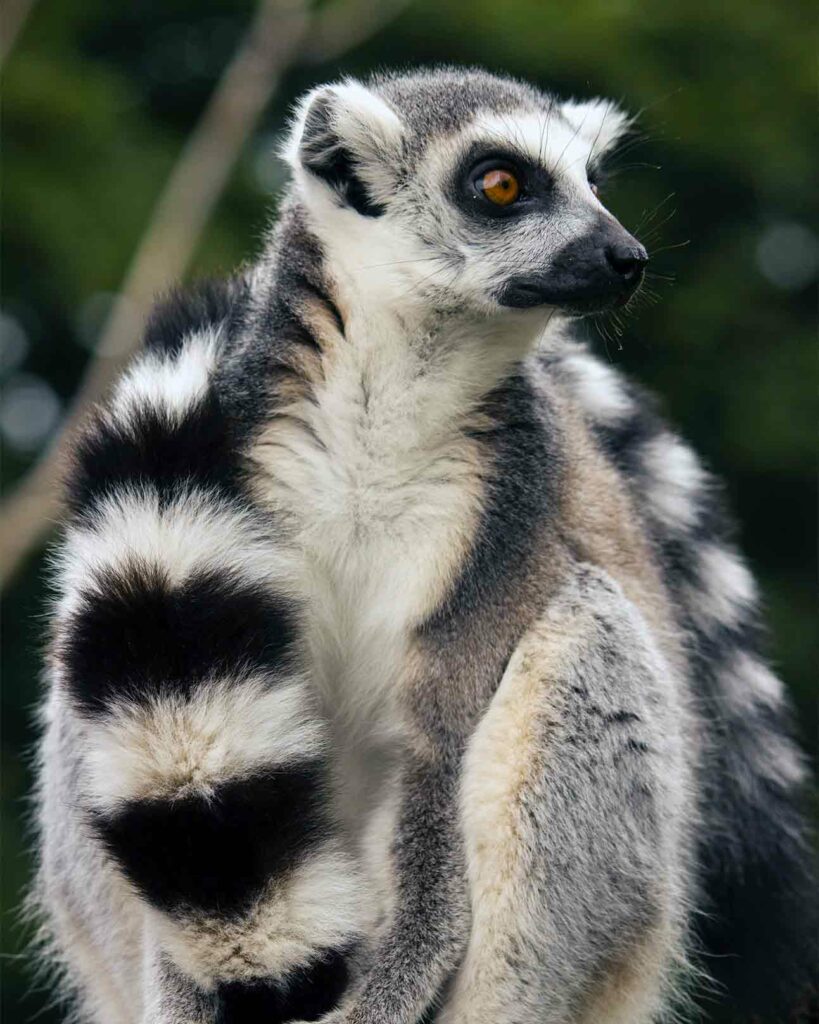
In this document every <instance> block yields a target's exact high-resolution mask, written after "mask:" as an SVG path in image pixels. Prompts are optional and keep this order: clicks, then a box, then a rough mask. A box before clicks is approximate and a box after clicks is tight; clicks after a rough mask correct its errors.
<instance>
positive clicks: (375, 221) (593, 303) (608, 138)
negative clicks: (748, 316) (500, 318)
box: [286, 70, 648, 314]
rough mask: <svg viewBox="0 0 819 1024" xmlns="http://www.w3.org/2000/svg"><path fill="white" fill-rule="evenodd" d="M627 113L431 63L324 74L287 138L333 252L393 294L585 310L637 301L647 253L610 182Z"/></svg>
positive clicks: (402, 298)
mask: <svg viewBox="0 0 819 1024" xmlns="http://www.w3.org/2000/svg"><path fill="white" fill-rule="evenodd" d="M627 126H628V119H627V118H626V117H625V115H624V114H622V113H621V112H620V111H619V110H617V109H616V108H615V107H614V106H613V105H612V104H610V103H606V102H603V101H600V100H593V101H591V102H588V103H575V102H567V103H561V102H559V101H557V100H555V99H554V98H552V97H550V96H548V95H545V94H543V93H540V92H538V91H537V90H535V89H533V88H530V87H528V86H525V85H522V84H521V83H518V82H514V81H511V80H508V79H502V78H495V77H493V76H491V75H487V74H484V73H481V72H473V71H459V70H443V71H438V72H432V73H430V72H428V71H425V72H423V73H422V74H418V75H405V76H397V77H391V78H376V79H373V80H372V81H371V82H370V83H369V85H367V86H364V85H362V84H360V83H358V82H353V81H347V82H344V83H342V84H340V85H336V86H328V87H323V88H320V89H318V90H315V91H314V92H313V93H311V94H310V95H308V96H307V97H306V99H305V100H304V101H303V103H302V106H301V108H300V113H299V117H298V119H297V122H296V124H295V127H294V130H293V134H292V137H291V141H290V144H289V146H288V149H287V151H286V152H287V156H288V158H289V160H290V162H291V164H292V166H293V168H294V171H295V177H296V183H297V189H298V190H299V192H300V195H301V198H302V201H303V202H304V203H305V205H306V207H307V209H308V211H309V213H310V214H311V216H312V220H313V226H314V228H315V230H316V233H317V234H318V235H319V237H320V238H321V240H322V242H324V243H325V244H326V245H327V247H328V249H329V250H330V255H331V262H332V263H333V265H334V266H341V267H343V268H344V269H345V270H346V272H349V273H353V274H358V275H359V276H360V275H362V274H364V275H369V280H370V281H371V284H372V289H373V291H374V292H376V293H377V295H378V300H379V301H385V300H386V301H389V302H391V303H392V304H393V305H397V306H400V305H401V304H404V305H407V304H411V303H413V302H417V301H423V302H425V303H427V304H429V303H430V302H432V303H434V304H435V305H436V306H437V307H438V308H442V309H446V308H459V309H464V308H467V309H474V310H476V311H480V312H481V313H483V314H493V313H494V314H500V313H502V312H503V311H504V310H508V309H510V308H511V309H525V308H533V307H546V308H552V309H559V310H563V311H565V312H569V313H572V314H582V313H588V312H597V311H601V310H604V309H608V308H611V307H613V306H616V305H621V304H624V303H625V302H627V301H628V299H629V298H630V297H631V295H633V294H634V291H635V290H636V289H637V287H638V286H639V284H640V282H641V280H642V277H643V271H644V267H645V264H646V262H647V259H648V257H647V255H646V251H645V249H644V248H643V246H642V245H640V243H639V242H638V241H637V240H636V239H635V238H633V237H632V236H631V235H630V234H629V233H628V232H627V231H626V230H625V229H624V228H623V227H622V226H621V225H620V224H619V223H618V221H617V220H616V219H615V218H614V217H613V216H612V215H611V214H610V213H609V212H608V210H606V208H605V207H604V206H603V205H602V203H601V202H600V199H599V197H598V193H597V187H596V183H595V175H596V173H597V171H598V168H599V166H600V162H601V160H602V158H603V156H604V154H605V153H606V152H607V151H608V150H609V149H610V148H611V147H612V146H613V145H614V143H615V142H616V141H617V139H618V137H619V136H620V135H621V134H622V133H623V132H624V130H625V129H626V128H627ZM342 272H343V271H342Z"/></svg>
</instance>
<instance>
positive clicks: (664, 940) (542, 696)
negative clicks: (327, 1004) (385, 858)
mask: <svg viewBox="0 0 819 1024" xmlns="http://www.w3.org/2000/svg"><path fill="white" fill-rule="evenodd" d="M683 723H684V718H683V714H682V709H681V708H680V707H679V705H678V698H677V695H676V687H675V682H674V676H673V672H672V669H671V668H670V667H669V665H668V664H667V663H666V662H665V660H664V659H663V657H662V655H661V654H660V653H659V650H658V647H657V645H656V643H655V642H654V640H653V638H652V637H651V635H650V633H649V630H648V628H647V627H646V625H645V623H644V621H643V619H642V617H641V615H640V613H639V612H638V611H637V609H636V608H635V607H634V606H633V605H632V604H631V603H630V602H629V601H628V600H627V599H626V598H625V597H624V595H623V593H622V591H621V590H620V588H619V587H618V586H617V585H616V584H614V583H613V582H612V581H611V580H610V579H609V578H608V577H607V576H606V575H605V574H604V573H602V572H600V571H598V570H596V569H593V568H591V567H585V566H580V567H578V568H577V570H576V572H575V576H574V578H572V579H571V580H570V581H569V583H568V584H566V585H565V586H564V588H563V589H562V590H561V591H560V593H559V594H558V595H557V596H556V597H555V598H554V600H553V602H552V604H551V605H550V607H549V608H548V610H547V612H546V614H545V615H544V616H543V618H542V619H541V621H540V622H538V623H537V625H536V626H535V627H533V628H532V629H531V630H530V632H529V633H528V634H527V635H526V636H525V638H524V639H523V640H522V642H521V643H520V645H519V647H518V649H517V651H516V652H515V654H514V656H513V658H512V659H511V661H510V663H509V666H508V668H507V670H506V672H505V674H504V677H503V680H502V682H501V684H500V687H499V689H498V691H497V693H496V694H495V696H494V698H493V699H492V702H491V704H490V707H489V709H488V710H487V712H486V714H485V715H484V717H483V719H482V720H481V723H480V725H479V726H478V728H477V730H476V732H475V734H474V735H473V737H472V739H471V741H470V743H469V746H468V750H467V752H466V755H465V757H464V759H463V761H462V763H461V771H460V786H459V789H460V823H459V827H458V828H454V827H453V822H454V821H455V819H456V815H457V810H456V807H455V802H456V799H457V792H456V791H453V788H452V785H451V783H450V781H449V780H450V779H451V778H452V776H451V775H446V776H444V777H439V778H437V779H435V778H433V777H432V776H426V777H424V776H423V775H422V774H418V775H416V776H415V777H414V780H413V781H414V783H415V787H414V788H412V787H411V786H408V787H407V790H406V797H407V799H406V803H405V805H404V818H403V820H402V823H401V825H400V827H399V829H398V831H397V836H396V844H395V870H396V872H397V875H398V879H399V881H398V885H397V889H398V892H397V910H396V913H395V915H394V923H393V927H392V929H391V930H390V931H389V933H388V934H387V936H386V938H385V939H384V940H383V941H382V944H381V946H380V948H379V949H378V950H377V952H376V955H375V958H374V961H373V963H372V967H371V973H370V975H369V978H368V980H367V982H366V984H365V986H364V988H363V990H362V991H361V993H360V995H359V997H358V1000H357V1002H356V1004H355V1005H354V1006H353V1007H352V1008H351V1009H349V1010H347V1013H346V1015H342V1014H338V1015H334V1016H333V1018H332V1019H334V1020H335V1019H338V1020H344V1021H349V1022H355V1024H363V1022H365V1021H366V1022H368V1024H369V1022H373V1024H375V1022H376V1021H378V1022H381V1024H386V1022H390V1024H398V1022H407V1024H409V1022H414V1021H416V1020H418V1019H419V1017H420V1015H421V1012H422V1010H423V1009H424V1007H425V1006H428V1005H430V1004H431V1003H433V1002H434V1001H435V999H436V997H440V995H441V992H442V983H443V982H444V980H445V978H446V975H447V973H448V972H447V968H448V967H451V966H452V965H453V961H454V960H455V959H456V958H457V957H459V954H460V948H461V946H460V943H461V941H462V940H465V939H466V937H467V934H468V936H469V937H468V948H467V950H466V955H465V958H464V959H463V963H462V964H461V966H460V968H459V969H458V971H457V974H456V977H455V980H454V984H452V987H451V990H450V991H449V993H448V994H447V995H445V996H444V1002H445V1006H444V1009H443V1011H442V1015H441V1016H440V1018H436V1019H440V1020H441V1021H442V1022H446V1024H592V1022H600V1024H602V1022H606V1024H615V1022H617V1024H627V1022H628V1024H637V1022H648V1021H653V1020H655V1019H657V1016H658V1014H660V1013H661V1011H662V1009H663V1008H664V1007H665V1005H666V1003H667V1001H668V999H669V997H670V993H671V988H672V983H673V981H674V979H675V976H676V975H677V973H678V968H679V967H681V966H682V962H683V957H682V940H683V934H682V933H683V923H682V922H683V920H684V917H685V910H684V906H683V898H682V893H683V892H684V890H685V885H684V882H685V872H686V870H687V863H686V857H685V850H686V845H687V844H686V839H687V837H686V835H685V822H686V814H687V799H688V792H687V784H686V778H687V775H686V770H685V768H684V764H683V734H684V724H683ZM450 800H451V803H450V802H448V801H450ZM461 830H462V837H463V838H461V836H459V835H458V834H457V833H458V832H460V831H461ZM416 838H417V842H416ZM464 841H465V853H466V869H465V870H466V875H467V877H468V884H469V899H470V903H471V907H469V908H467V907H466V906H464V904H463V891H462V890H461V889H460V888H459V885H458V882H457V880H456V878H455V876H454V875H453V874H452V873H453V872H457V871H460V870H461V862H460V853H459V851H460V849H461V843H462V842H464ZM430 847H431V848H430ZM445 878H446V879H448V881H447V883H446V884H444V879H445ZM442 898H448V899H449V900H450V901H451V902H450V903H449V904H448V905H447V904H444V903H442V902H440V901H441V899H442ZM444 991H445V990H444Z"/></svg>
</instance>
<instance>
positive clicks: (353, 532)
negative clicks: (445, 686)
mask: <svg viewBox="0 0 819 1024" xmlns="http://www.w3.org/2000/svg"><path fill="white" fill-rule="evenodd" d="M379 326H380V327H381V328H382V329H381V330H379V329H378V328H377V327H376V326H375V325H373V324H372V323H370V324H369V325H368V329H367V331H366V332H364V331H362V332H360V334H359V336H356V332H355V325H354V324H352V325H350V324H348V326H347V337H346V339H345V343H344V344H340V345H338V346H334V347H333V348H332V350H330V351H329V352H327V353H326V354H325V356H324V380H323V382H322V383H321V384H319V385H318V386H317V387H316V389H315V391H314V395H313V398H314V401H308V400H303V401H299V402H297V403H295V404H294V405H293V406H291V407H289V408H288V410H287V412H288V416H287V417H283V418H277V419H275V420H274V421H273V422H272V423H271V425H270V426H269V427H268V429H267V430H266V431H265V433H264V435H263V436H262V438H261V439H260V443H259V446H258V448H257V450H256V452H255V458H256V461H257V463H258V464H259V465H260V468H261V470H262V477H261V489H262V492H263V494H264V497H265V500H266V502H267V503H269V504H270V505H271V506H272V507H273V508H275V510H276V511H277V513H278V514H279V515H280V517H281V519H282V521H283V523H284V524H285V527H286V533H287V536H288V538H289V539H290V541H291V542H292V543H293V545H294V546H295V548H296V550H297V552H298V557H299V560H300V563H301V564H302V566H303V586H304V591H305V595H306V598H307V606H308V609H309V629H310V639H311V648H312V653H313V657H314V667H315V671H316V678H317V682H318V684H319V686H320V687H321V689H322V690H323V692H324V695H325V698H326V700H327V702H328V705H329V706H330V707H331V708H332V709H333V712H334V715H336V716H338V717H340V718H341V719H342V721H343V723H344V726H345V728H347V729H349V730H350V731H351V732H352V733H353V734H355V733H356V732H358V731H362V732H364V731H366V733H367V734H368V738H369V739H370V740H372V739H374V738H375V737H374V736H373V735H372V734H373V729H374V728H375V731H376V733H377V732H379V731H381V730H387V731H390V730H392V729H394V728H395V726H396V725H397V724H398V723H397V722H396V720H395V715H394V714H393V713H392V711H393V698H394V695H395V693H396V692H398V690H399V689H400V678H401V675H402V672H403V666H404V664H405V662H406V650H407V642H408V637H409V634H410V630H411V628H412V627H413V625H415V624H417V623H418V622H419V621H421V620H422V619H423V618H424V616H425V615H427V614H429V612H430V611H432V610H433V609H434V607H435V606H436V604H437V603H438V602H439V601H440V600H441V598H442V597H443V596H444V593H445V590H446V588H447V586H448V585H449V584H450V583H451V581H452V579H453V576H454V574H455V573H456V572H457V569H458V566H459V564H460V563H461V562H462V560H463V557H464V555H465V553H466V551H467V549H468V547H469V544H470V543H471V540H472V537H473V533H474V529H475V523H476V521H477V516H478V513H479V508H480V502H481V494H482V484H481V472H480V469H481V467H480V458H479V452H478V449H477V446H476V444H475V442H474V441H473V440H471V439H470V438H469V437H468V436H467V435H466V434H465V433H464V431H463V426H464V425H465V423H466V421H467V419H468V417H469V415H470V413H471V411H472V407H473V406H474V397H473V395H472V392H474V386H473V383H474V382H473V381H472V380H470V379H468V378H465V377H464V375H463V373H462V372H460V370H459V367H458V360H457V359H450V360H449V365H448V366H447V367H445V368H444V370H445V371H447V372H441V371H442V367H441V366H436V367H435V368H434V370H435V372H432V371H433V368H432V367H431V366H430V356H429V353H428V352H425V351H423V347H422V346H417V345H409V344H407V343H406V340H405V339H404V338H401V337H398V336H396V335H395V333H394V332H395V327H394V325H393V324H388V323H387V324H382V325H379ZM391 332H392V333H391ZM434 361H435V360H434V359H433V362H434ZM362 738H363V737H362ZM385 738H386V737H385Z"/></svg>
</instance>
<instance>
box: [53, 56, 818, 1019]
mask: <svg viewBox="0 0 819 1024" xmlns="http://www.w3.org/2000/svg"><path fill="white" fill-rule="evenodd" d="M628 126H629V121H628V118H627V117H626V116H625V115H624V114H622V113H621V112H620V111H619V110H617V109H616V108H615V107H614V106H613V105H612V104H609V103H605V102H602V101H591V102H588V103H582V102H561V101H559V100H558V99H556V98H555V97H553V96H550V95H547V94H544V93H542V92H540V91H538V90H536V89H534V88H531V87H529V86H526V85H523V84H521V83H519V82H516V81H512V80H508V79H503V78H499V77H494V76H491V75H488V74H486V73H483V72H480V71H464V70H452V69H441V70H435V71H422V72H418V73H412V74H405V75H397V76H380V77H376V78H373V79H372V80H370V81H369V82H367V83H360V82H356V81H352V80H348V81H345V82H342V83H340V84H336V85H331V86H326V87H321V88H318V89H315V90H314V91H312V92H311V93H309V94H308V95H307V96H306V97H305V99H304V100H303V101H302V103H301V104H300V106H299V109H298V111H297V114H296V116H295V118H294V122H293V126H292V129H291V132H290V135H289V141H288V143H287V147H286V153H285V155H286V159H287V161H288V162H289V165H290V167H291V170H292V183H291V186H290V190H289V193H288V196H287V197H286V199H285V201H284V202H283V204H282V207H281V210H280V213H279V216H278V220H277V223H276V225H275V226H274V228H273V229H272V231H271V233H270V236H269V239H268V241H267V244H266V246H265V248H264V251H263V253H262V255H261V257H260V258H259V259H258V260H257V261H256V263H255V264H254V265H253V266H252V267H251V268H249V269H248V270H246V271H245V272H243V273H241V274H239V275H238V276H237V277H236V278H234V279H232V280H229V281H226V282H223V283H219V284H211V285H203V286H200V287H198V288H194V289H192V290H191V291H189V292H188V293H179V294H177V295H174V296H172V297H170V298H169V299H167V300H166V301H165V302H164V303H162V304H160V305H159V306H158V307H157V309H156V311H155V312H154V314H153V316H152V317H151V319H150V321H149V323H148V325H147V328H146V337H145V345H144V350H143V352H142V353H141V354H140V356H139V357H138V358H137V359H136V360H135V361H134V363H133V365H132V366H131V367H130V369H129V370H128V371H127V372H126V373H125V374H124V376H123V377H122V379H121V380H120V381H119V383H118V384H117V386H116V388H115V389H114V392H113V394H112V396H111V398H110V401H109V402H108V403H107V404H106V405H105V406H104V407H103V408H101V409H100V410H99V411H98V412H97V413H96V414H95V415H94V417H93V418H92V421H91V422H90V423H89V425H88V426H87V428H86V430H85V431H84V432H83V433H82V435H81V436H80V437H79V439H78V440H77V443H76V450H75V453H74V459H73V467H72V469H71V472H70V476H69V480H68V484H67V491H66V494H67V497H66V517H65V529H64V538H63V540H62V541H61V544H60V547H59V550H58V553H57V556H56V570H55V584H56V589H57V595H58V596H57V600H56V602H55V606H54V613H53V631H52V632H53V641H52V645H51V651H50V656H49V677H50V682H49V694H48V698H47V701H46V704H45V722H46V726H45V731H44V737H43V741H42V746H41V766H42V767H41V783H40V790H39V822H40V851H41V866H40V876H39V882H38V901H39V904H40V906H41V907H42V908H43V911H44V921H45V930H46V933H47V934H48V935H49V936H50V942H51V946H52V949H53V951H54V952H55V954H56V957H57V959H58V961H59V962H60V963H61V964H62V965H63V968H64V972H65V978H66V982H67V988H68V989H70V990H71V991H72V992H73V993H74V995H75V998H76V1006H77V1012H78V1014H79V1017H80V1019H81V1020H83V1021H88V1022H104V1024H149V1022H150V1024H154V1022H164V1024H182V1022H185V1024H190V1022H199V1024H216V1022H220V1024H228V1022H229V1024H244V1022H246V1021H251V1020H253V1021H262V1020H264V1021H267V1022H270V1024H272V1022H274V1021H282V1022H283V1021H289V1020H317V1019H322V1020H325V1021H328V1022H329V1021H344V1022H349V1024H365V1022H366V1024H376V1022H378V1024H384V1022H389V1024H415V1022H416V1021H420V1020H421V1019H422V1018H423V1019H425V1020H431V1019H433V1016H434V1019H435V1020H438V1021H441V1022H445V1024H490V1022H493V1024H494V1022H507V1024H513V1022H516V1024H535V1022H537V1024H581V1022H587V1024H592V1022H606V1024H615V1022H622V1024H626V1022H628V1024H633V1022H649V1021H659V1020H661V1019H665V1018H666V1016H667V1015H668V1014H671V1013H673V1012H677V1011H678V1010H679V1009H680V1007H681V1006H683V1005H684V1003H685V1000H686V999H690V998H692V993H693V998H696V994H697V986H696V983H695V979H696V977H697V976H698V974H703V973H705V974H709V975H712V976H714V977H715V978H717V979H718V980H719V981H720V982H725V983H726V984H729V985H730V984H731V981H732V979H731V974H732V972H734V973H737V974H739V970H740V969H741V984H738V985H735V986H734V990H732V998H733V999H735V1000H736V1004H737V1006H738V1007H740V1008H741V1012H743V1013H745V1015H746V1016H745V1017H742V1018H741V1019H750V1015H751V1014H752V1013H757V1014H760V1013H764V1012H768V1011H767V1010H766V1009H765V1006H766V1005H767V1004H768V1003H770V1005H771V1006H773V1005H774V1004H775V1003H776V1000H777V999H779V1000H780V1002H779V1003H778V1004H777V1005H778V1006H779V1007H780V1010H781V1008H782V1007H784V1006H785V1005H786V1004H787V1001H788V1000H789V999H791V998H794V997H795V993H798V990H799V987H800V985H801V984H802V981H803V979H804V975H803V973H802V962H800V958H802V961H804V957H805V950H806V948H809V947H807V946H806V945H805V944H804V943H802V944H801V945H800V941H801V940H800V936H801V935H802V934H804V933H803V932H802V931H801V927H802V926H803V925H804V924H805V922H806V919H807V914H806V913H805V911H804V907H805V905H806V904H805V900H809V899H810V898H811V897H810V892H811V889H810V879H809V874H808V869H807V867H806V860H807V858H806V854H805V847H804V828H803V823H802V820H801V818H800V814H799V811H798V805H797V794H798V792H799V790H800V787H801V786H802V784H803V781H804V774H805V773H804V768H803V763H802V758H801V755H800V754H799V752H798V750H797V748H796V747H795V746H794V744H793V742H792V740H791V739H790V735H789V731H788V709H787V704H786V700H785V697H784V695H783V692H782V687H781V685H780V683H779V681H778V680H777V678H776V677H775V676H774V675H773V674H772V672H771V671H770V669H769V668H768V666H767V665H766V663H765V661H764V660H763V659H762V658H761V656H760V655H759V653H758V624H757V613H756V606H757V595H756V587H755V585H754V581H753V579H752V577H751V575H750V573H749V571H748V569H747V568H746V567H745V565H744V563H743V561H742V560H741V558H740V557H739V556H738V554H737V552H736V550H735V549H734V547H733V546H732V543H731V541H730V539H729V535H728V533H727V528H726V526H725V525H724V517H723V514H722V511H721V503H720V500H719V496H718V493H717V491H716V488H715V486H714V482H713V480H712V478H711V476H710V475H709V473H708V472H706V470H705V469H704V468H703V467H702V466H701V464H700V462H699V461H698V460H697V458H696V456H695V455H694V454H693V453H692V451H691V450H690V449H689V448H688V447H687V446H686V445H685V443H684V442H682V441H681V440H680V439H679V438H678V437H677V436H676V435H675V434H674V433H673V432H672V431H671V430H670V429H669V428H668V427H667V426H666V425H665V423H664V422H663V421H662V420H661V419H660V418H659V417H658V416H657V415H656V413H655V412H654V410H653V405H652V403H651V401H650V400H648V399H646V398H645V397H644V396H643V395H642V394H641V393H640V392H639V390H638V389H636V388H635V387H634V386H633V385H632V384H630V383H629V382H627V381H626V380H625V379H624V378H623V377H622V376H621V375H620V374H619V373H618V372H617V371H616V370H614V369H613V368H611V367H610V366H608V365H607V364H606V363H605V362H603V361H600V360H598V359H597V358H596V357H595V356H594V355H593V354H592V353H591V352H590V351H589V350H588V349H587V348H586V347H584V346H583V345H582V344H580V343H578V342H577V341H575V340H573V337H572V331H571V325H572V321H573V319H574V318H576V317H578V316H581V315H583V314H585V313H589V312H597V311H601V310H604V309H607V308H610V307H611V306H613V305H618V304H623V303H625V302H627V301H628V300H629V299H630V297H631V296H632V295H633V294H634V292H635V291H636V289H637V288H638V287H639V284H640V281H641V279H642V276H643V270H644V266H645V263H646V261H647V255H646V252H645V249H644V248H643V247H642V246H641V245H640V243H639V242H638V241H637V240H636V239H635V238H633V237H632V236H631V235H629V234H628V233H627V231H626V230H625V229H624V228H623V227H622V226H621V225H620V224H619V223H618V222H617V221H616V220H615V218H614V217H613V216H612V214H611V213H610V212H609V211H608V210H607V209H606V208H605V206H604V205H603V204H602V202H601V200H600V197H599V195H598V192H597V189H596V187H595V177H594V176H595V174H596V173H597V171H598V168H599V167H600V165H601V162H602V160H603V159H604V157H605V155H606V153H607V152H608V151H609V150H611V148H612V147H613V146H614V145H616V143H617V140H618V138H619V137H620V136H621V135H622V133H623V132H624V131H626V130H627V128H628ZM754 886H756V890H755V894H750V890H751V889H752V888H753V887H754ZM760 893H761V894H762V895H763V896H764V904H765V914H764V915H763V914H762V912H761V911H760V914H759V917H758V919H755V918H752V919H751V920H747V921H746V920H742V919H740V920H736V919H734V918H732V916H731V915H732V913H734V911H736V910H739V911H740V913H741V912H742V908H743V907H744V906H746V905H747V906H751V905H752V906H753V907H754V908H755V909H758V908H760V906H761V904H760V897H759V894H760ZM709 954H713V958H712V957H710V956H709ZM737 964H739V965H740V968H739V969H738V968H737ZM749 979H751V980H749ZM770 1012H772V1013H773V1012H779V1011H774V1010H771V1011H770ZM782 1012H784V1011H782ZM425 1015H426V1016H425Z"/></svg>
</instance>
